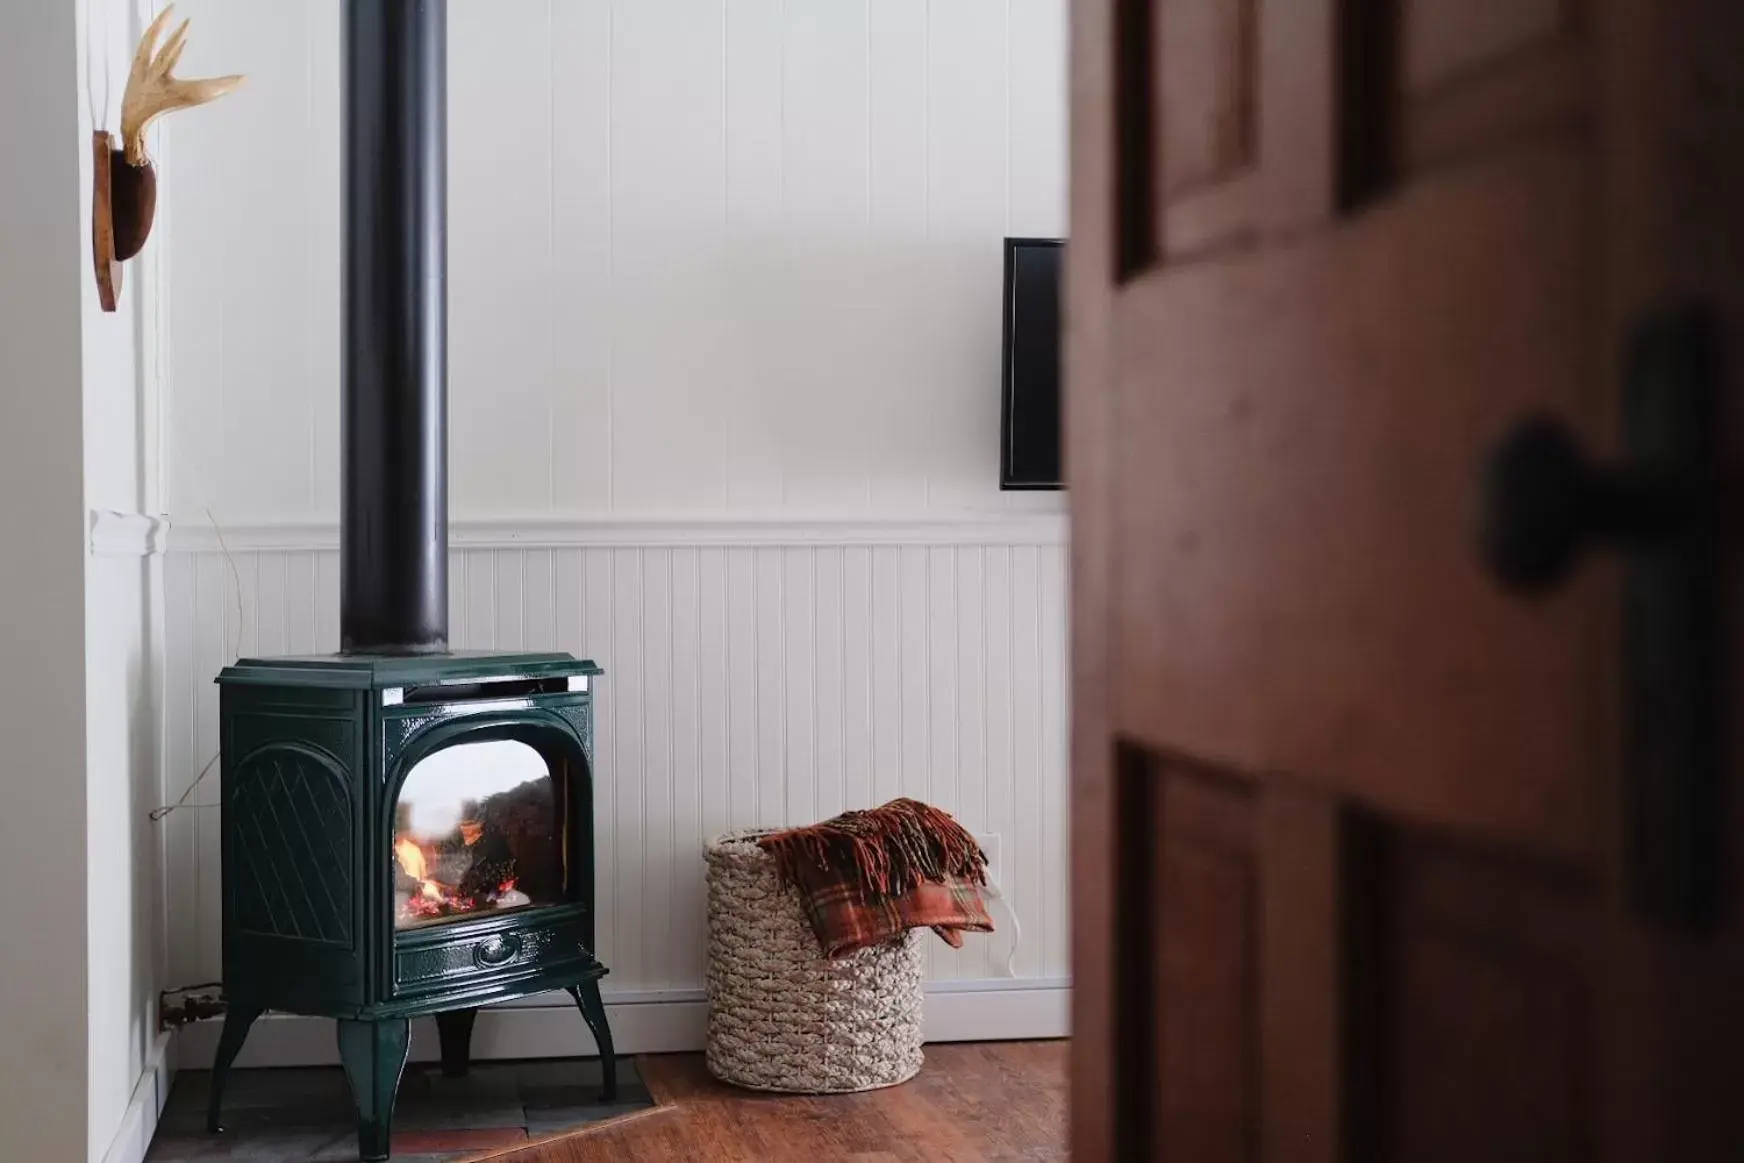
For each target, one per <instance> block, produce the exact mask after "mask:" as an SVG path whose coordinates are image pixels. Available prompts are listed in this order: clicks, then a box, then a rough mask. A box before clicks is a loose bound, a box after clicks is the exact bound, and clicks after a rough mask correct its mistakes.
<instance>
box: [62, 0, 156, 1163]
mask: <svg viewBox="0 0 1744 1163" xmlns="http://www.w3.org/2000/svg"><path fill="white" fill-rule="evenodd" d="M76 7H77V16H78V24H79V55H78V58H77V68H76V69H75V70H69V73H68V78H67V79H68V80H69V81H74V80H75V78H76V81H75V83H74V86H73V87H74V90H75V92H76V94H77V98H78V100H77V107H78V119H79V125H78V140H79V141H80V142H81V143H83V142H86V141H89V139H90V134H91V131H92V129H93V127H95V126H102V127H104V128H107V129H109V130H111V131H116V130H117V128H118V126H119V122H120V109H121V97H122V92H123V90H124V89H125V87H126V82H127V73H128V66H129V63H130V61H131V58H132V56H133V47H134V45H135V43H136V42H137V39H138V37H139V35H140V33H141V32H142V31H143V25H144V23H145V22H146V21H147V20H149V19H150V16H151V14H152V12H153V10H154V8H155V5H150V4H135V3H134V0H78V3H77V6H76ZM78 156H79V159H80V164H79V187H78V188H79V192H80V193H79V197H78V203H79V210H80V213H81V215H83V214H87V213H88V212H89V201H88V198H89V194H88V190H89V187H90V181H91V158H90V151H89V149H88V148H87V149H81V150H80V151H79V154H78ZM80 241H83V240H82V239H81V240H80ZM153 245H154V246H155V240H154V243H153ZM76 257H77V260H78V261H79V263H80V265H79V267H78V268H77V272H78V274H79V276H80V277H79V285H80V288H81V290H80V299H79V311H80V321H81V336H82V352H83V382H84V441H83V442H84V452H85V454H84V466H85V472H84V489H85V503H86V506H87V507H88V508H89V509H91V510H94V511H96V512H99V513H105V514H111V513H125V514H131V515H134V519H133V520H132V521H131V522H130V523H129V524H130V527H131V528H132V529H133V530H134V531H135V535H134V536H132V537H125V538H121V539H119V543H116V544H110V545H107V546H106V547H105V549H104V551H103V552H99V553H94V554H92V555H91V556H89V557H88V558H87V561H86V571H85V670H86V684H85V692H86V714H85V729H86V733H85V746H86V795H87V821H86V840H87V845H86V849H85V851H86V860H87V876H88V878H89V885H90V895H89V903H88V912H87V917H86V925H87V933H88V947H89V963H90V970H89V983H88V995H89V996H88V1002H87V1011H86V1014H87V1017H86V1026H87V1039H88V1056H89V1061H88V1072H87V1073H88V1080H89V1081H88V1091H87V1104H88V1109H87V1124H88V1140H87V1143H88V1145H87V1154H88V1155H89V1157H90V1159H91V1160H92V1161H93V1163H96V1161H97V1160H103V1159H105V1157H106V1156H107V1157H109V1158H111V1159H114V1160H121V1159H124V1158H127V1157H128V1156H127V1154H126V1153H127V1152H128V1151H130V1150H133V1149H135V1148H136V1147H137V1146H138V1145H139V1143H140V1136H141V1132H142V1130H145V1129H146V1128H144V1127H143V1126H142V1121H146V1122H148V1121H150V1120H153V1119H155V1116H156V1113H157V1111H156V1104H155V1098H156V1096H155V1092H154V1088H155V1086H156V1078H155V1073H154V1071H153V1067H154V1065H155V1064H154V1053H155V1051H156V1049H157V1046H156V1043H157V1023H156V1019H157V1006H156V1002H157V989H158V982H159V980H160V969H161V962H162V957H163V950H162V934H163V911H162V902H161V896H160V892H161V887H162V883H163V873H162V865H163V862H162V859H161V835H160V833H161V829H160V827H159V826H158V825H155V824H153V823H152V822H151V821H150V820H149V818H148V813H149V812H150V811H151V809H152V808H153V807H155V806H157V804H158V803H160V802H161V792H160V788H161V784H162V773H161V769H160V763H159V755H158V742H157V735H158V723H159V719H160V718H161V707H160V706H159V704H158V698H157V691H158V685H159V674H158V672H159V670H160V669H161V666H162V625H161V621H162V565H161V562H160V561H158V560H156V559H154V558H152V557H149V556H147V554H146V553H145V550H146V548H147V545H146V543H145V540H144V538H143V537H142V536H139V535H138V531H139V530H140V529H141V528H142V527H143V526H144V523H143V522H141V521H140V520H139V519H138V515H141V514H146V513H151V512H153V511H155V510H156V509H158V508H159V507H161V498H160V495H159V494H160V491H161V490H159V489H158V487H157V485H156V480H155V470H156V458H155V455H154V451H155V447H154V446H155V439H154V437H155V428H154V420H155V407H154V401H153V400H152V399H150V398H149V391H150V389H151V388H152V387H153V386H154V385H152V384H150V383H149V382H148V380H147V378H146V377H145V375H144V374H143V360H144V358H145V355H146V351H147V348H146V346H145V344H144V343H143V342H142V332H143V326H142V325H143V321H144V320H145V318H146V317H147V315H148V312H149V308H150V304H151V302H152V285H151V284H152V283H153V281H154V258H155V254H154V253H153V254H150V255H148V256H147V257H142V258H141V259H137V260H135V261H133V262H130V263H128V264H127V267H126V270H125V273H124V276H123V277H124V286H123V289H122V295H121V307H120V310H119V311H117V312H115V313H112V314H105V313H104V312H103V311H102V309H101V306H100V305H99V303H98V300H97V291H96V284H95V282H94V281H93V279H92V278H91V277H90V275H89V273H88V272H89V259H88V257H87V252H86V251H85V250H84V249H83V248H82V247H81V249H80V250H79V252H77V255H76ZM136 1098H137V1099H138V1100H139V1101H138V1103H137V1104H136V1105H135V1106H134V1109H131V1110H130V1104H133V1103H134V1100H135V1099H136Z"/></svg>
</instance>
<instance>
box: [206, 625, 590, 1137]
mask: <svg viewBox="0 0 1744 1163" xmlns="http://www.w3.org/2000/svg"><path fill="white" fill-rule="evenodd" d="M599 674H600V670H599V668H598V667H597V666H595V665H593V664H592V663H591V662H580V661H577V660H576V659H574V658H571V657H570V656H568V655H566V654H463V653H456V654H443V655H400V656H392V655H368V654H342V655H336V656H329V657H315V658H267V659H244V660H242V661H240V662H238V663H237V664H236V665H234V666H232V667H229V668H227V669H226V670H225V671H224V673H223V674H222V675H221V676H220V677H219V680H218V681H219V683H220V684H221V687H222V693H221V712H220V725H221V731H222V745H223V753H224V760H223V816H224V828H223V859H224V894H223V900H224V992H225V998H226V1000H227V1001H228V1003H229V1013H228V1014H227V1016H226V1019H225V1023H224V1032H223V1035H222V1037H221V1038H220V1040H219V1046H218V1055H217V1059H216V1061H215V1062H214V1063H213V1072H214V1074H213V1080H212V1092H211V1108H210V1122H211V1125H212V1127H213V1129H216V1128H217V1125H218V1121H219V1108H220V1104H221V1102H222V1097H223V1087H224V1078H225V1074H226V1073H227V1072H228V1070H229V1068H230V1064H231V1062H233V1061H234V1060H235V1057H236V1054H237V1052H238V1051H239V1050H241V1048H242V1043H243V1039H244V1038H245V1037H246V1036H247V1034H248V1028H249V1026H250V1024H251V1023H252V1022H253V1021H254V1019H255V1018H256V1017H258V1016H259V1015H260V1013H261V1012H262V1011H264V1010H267V1009H278V1010H287V1011H290V1012H293V1013H301V1014H315V1015H321V1016H327V1017H333V1018H337V1019H339V1048H340V1055H341V1058H342V1060H343V1062H344V1065H345V1070H346V1073H347V1075H348V1076H349V1078H350V1080H351V1085H352V1090H353V1094H354V1096H355V1097H356V1099H357V1105H358V1120H359V1121H358V1135H359V1148H360V1151H361V1153H362V1155H363V1157H364V1158H366V1159H378V1158H386V1157H387V1152H388V1131H389V1121H390V1119H391V1117H392V1113H393V1099H394V1092H395V1089H396V1088H397V1086H398V1083H399V1078H400V1071H401V1070H402V1068H403V1067H404V1065H405V1061H406V1053H407V1046H408V1042H407V1026H406V1020H407V1019H408V1018H411V1017H415V1016H419V1015H422V1014H434V1015H436V1018H437V1025H438V1029H439V1033H440V1034H441V1038H442V1056H443V1065H444V1068H445V1069H446V1070H448V1071H449V1072H450V1073H457V1072H462V1071H464V1069H465V1063H466V1056H467V1048H466V1043H467V1039H468V1036H469V1034H470V1032H471V1026H472V1018H473V1015H474V1012H475V1011H476V1009H477V1007H479V1006H480V1005H483V1004H485V1003H488V1002H493V1001H500V1000H504V999H509V998H516V997H524V996H526V995H528V994H533V993H539V992H542V991H546V990H554V989H566V990H569V991H570V992H571V994H573V995H574V996H575V998H576V1001H577V1002H578V1003H579V1004H580V1007H581V1012H582V1016H583V1017H584V1018H585V1019H586V1021H587V1024H588V1026H589V1028H590V1029H591V1030H592V1031H593V1034H594V1038H595V1040H596V1041H597V1042H598V1044H599V1050H600V1054H601V1057H602V1059H603V1064H604V1073H605V1086H606V1092H607V1097H608V1098H609V1097H611V1093H612V1091H613V1089H614V1078H615V1072H614V1069H613V1058H612V1037H611V1031H610V1029H609V1028H608V1026H607V1025H606V1017H605V1010H604V1008H603V1006H602V1005H601V1003H600V994H599V979H600V978H601V977H603V976H604V975H605V972H606V970H605V967H604V966H602V965H601V964H600V963H599V961H598V960H597V959H596V958H595V957H594V955H593V948H594V930H593V920H594V917H593V794H592V777H591V772H592V762H591V758H592V750H593V746H592V740H593V703H592V699H593V691H592V689H591V688H592V684H593V683H594V681H595V680H596V679H597V677H598V676H599Z"/></svg>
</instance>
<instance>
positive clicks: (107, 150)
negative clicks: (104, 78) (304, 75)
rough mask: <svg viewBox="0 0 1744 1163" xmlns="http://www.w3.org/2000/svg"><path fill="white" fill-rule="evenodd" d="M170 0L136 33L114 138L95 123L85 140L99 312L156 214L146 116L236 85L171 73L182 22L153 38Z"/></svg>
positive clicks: (165, 20) (184, 41)
mask: <svg viewBox="0 0 1744 1163" xmlns="http://www.w3.org/2000/svg"><path fill="white" fill-rule="evenodd" d="M173 12H175V5H173V4H171V5H166V6H165V8H164V10H163V11H162V12H160V13H158V16H157V19H156V20H153V21H152V22H151V27H150V28H147V29H146V30H145V35H144V36H143V37H141V38H140V41H139V50H138V51H137V52H135V53H134V54H133V68H132V69H131V70H130V71H129V72H128V75H127V89H126V91H125V92H124V93H123V94H122V97H121V140H122V144H123V145H124V146H125V148H124V149H116V148H115V142H114V140H113V139H112V138H111V137H110V136H109V134H108V132H107V131H105V130H102V129H99V130H97V131H96V133H95V135H94V137H93V141H92V143H91V144H92V151H93V157H92V174H93V178H94V185H93V189H92V196H91V260H92V264H93V266H94V268H95V270H96V274H97V297H98V300H99V301H100V302H101V304H102V306H103V310H105V311H113V310H115V304H116V301H117V299H118V298H119V297H120V295H121V264H122V263H123V262H125V261H126V260H127V259H130V258H132V257H133V256H134V255H136V254H138V253H139V251H140V248H141V247H143V246H144V245H145V239H146V236H147V235H148V234H150V233H151V224H152V220H153V218H155V217H156V214H157V172H156V171H155V170H154V169H153V168H152V165H151V159H150V158H149V157H147V156H146V153H145V131H146V128H147V127H148V126H150V125H151V123H152V122H153V121H156V120H157V119H158V118H159V117H162V116H163V115H164V114H165V113H174V112H175V111H176V110H177V109H191V108H193V107H194V106H195V105H204V104H205V103H206V102H208V101H215V100H217V99H218V98H219V97H222V96H224V94H226V93H228V92H230V90H232V89H234V88H236V86H238V85H240V84H242V78H241V77H239V76H230V77H210V78H207V79H205V80H189V81H184V80H182V79H181V78H180V77H177V76H176V75H175V69H176V65H177V64H178V63H179V62H180V61H181V59H182V50H183V49H184V48H186V47H187V45H188V21H186V20H184V21H182V24H181V27H180V28H178V29H176V30H175V32H174V33H172V34H171V35H170V38H169V40H167V41H165V42H164V45H163V48H162V50H161V51H160V50H159V48H158V43H157V42H158V37H160V36H162V35H163V30H164V29H165V27H167V26H168V25H169V22H170V15H171V14H172V13H173Z"/></svg>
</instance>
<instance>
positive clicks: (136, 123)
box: [121, 4, 242, 166]
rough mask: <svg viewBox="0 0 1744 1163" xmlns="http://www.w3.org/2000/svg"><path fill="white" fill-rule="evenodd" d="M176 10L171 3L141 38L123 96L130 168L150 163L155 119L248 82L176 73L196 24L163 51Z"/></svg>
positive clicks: (124, 135) (178, 31)
mask: <svg viewBox="0 0 1744 1163" xmlns="http://www.w3.org/2000/svg"><path fill="white" fill-rule="evenodd" d="M175 10H176V6H175V5H174V4H171V5H169V6H167V7H165V8H164V10H163V11H162V12H160V13H158V16H157V19H156V20H154V21H152V22H151V27H150V28H148V29H146V30H145V36H143V37H142V38H140V41H139V51H138V52H136V53H134V54H133V69H132V71H131V72H129V73H128V75H127V91H126V92H125V94H123V96H122V98H121V140H122V142H123V144H124V145H125V146H126V147H127V164H128V165H130V166H142V165H145V164H146V162H147V161H148V160H149V159H148V158H147V157H146V156H145V130H146V127H147V126H149V125H150V124H151V123H152V122H153V121H156V120H157V119H158V118H159V117H162V116H163V115H164V114H165V113H173V112H175V111H176V110H177V109H191V108H193V107H194V106H195V105H204V104H205V103H206V102H208V101H216V100H217V99H218V98H220V97H222V96H224V94H226V93H228V92H230V91H231V90H232V89H234V88H236V86H238V85H240V84H242V78H241V77H240V76H236V75H232V76H228V77H211V78H208V79H206V80H199V81H184V80H181V79H180V78H178V77H175V76H173V75H172V74H173V73H174V71H175V67H176V64H177V63H178V62H179V61H181V59H182V50H183V49H184V48H186V47H187V45H188V25H189V23H190V22H189V21H186V20H184V21H182V25H181V27H180V28H178V29H176V31H175V32H174V33H173V34H172V35H171V36H170V38H169V40H167V41H165V42H164V46H163V51H162V52H159V51H158V48H157V38H158V37H159V36H160V35H161V34H162V33H163V30H164V27H165V26H166V25H167V24H169V20H170V15H171V13H173V12H175Z"/></svg>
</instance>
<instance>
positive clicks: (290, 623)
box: [160, 544, 1068, 991]
mask: <svg viewBox="0 0 1744 1163" xmlns="http://www.w3.org/2000/svg"><path fill="white" fill-rule="evenodd" d="M451 563H452V570H451V589H452V592H451V594H450V608H451V613H452V628H453V632H454V639H455V645H456V646H457V647H465V648H498V649H509V648H520V647H525V648H528V649H548V648H561V649H565V650H570V651H573V652H574V653H576V654H580V655H584V656H590V657H592V658H594V659H596V660H598V661H599V662H600V663H601V664H602V665H603V666H604V667H605V668H606V670H607V675H606V679H605V681H604V683H602V684H601V686H600V688H599V702H598V734H597V740H596V746H597V757H598V770H597V772H596V780H597V785H596V788H595V832H596V842H597V846H598V863H599V894H600V896H599V908H600V917H599V939H600V944H601V949H600V953H601V956H602V957H603V958H604V959H605V961H606V963H607V964H608V965H610V966H611V967H612V970H613V974H612V978H611V984H612V986H613V987H614V988H615V989H617V990H634V991H640V990H669V989H678V990H684V989H696V988H700V987H701V985H702V984H703V975H704V901H703V884H702V871H703V865H702V859H701V851H702V845H703V843H704V842H705V840H706V839H707V838H708V837H709V836H712V835H715V834H717V833H720V832H723V831H726V830H728V829H732V828H745V827H752V826H765V825H780V824H797V823H808V822H811V821H813V820H816V819H819V818H822V817H824V816H828V815H831V814H834V813H835V812H838V811H841V810H843V809H844V808H849V807H864V806H869V805H871V804H875V803H880V802H882V801H884V800H887V799H889V798H891V797H893V796H896V795H913V796H918V797H922V798H925V799H928V800H930V801H932V802H934V803H937V804H939V805H940V806H942V807H944V808H946V809H948V810H950V811H952V812H954V813H956V814H957V815H958V817H959V818H960V819H961V820H962V821H963V822H964V823H965V824H966V825H967V826H968V827H970V828H971V829H973V830H974V831H976V832H979V833H997V834H998V835H999V836H1000V838H1001V853H1000V875H1001V877H1002V879H1003V882H1004V883H1003V888H1004V891H1005V894H1006V896H1007V898H1008V899H1009V901H1010V902H1011V904H1012V906H1013V907H1014V908H1015V909H1016V910H1017V913H1018V915H1019V916H1020V917H1021V919H1022V922H1023V941H1022V944H1021V945H1020V946H1019V948H1018V950H1017V956H1016V959H1015V966H1014V969H1015V973H1016V975H1017V976H1018V977H1027V978H1061V977H1064V976H1066V974H1067V972H1068V968H1067V962H1068V945H1067V930H1066V914H1065V899H1066V898H1065V874H1066V871H1065V870H1066V866H1065V829H1064V804H1065V779H1066V720H1065V713H1066V706H1065V669H1064V668H1065V665H1066V655H1065V648H1066V637H1065V633H1066V622H1065V601H1066V593H1065V555H1064V550H1063V548H1062V547H1061V546H1058V545H1045V544H1044V545H1039V546H1038V545H1034V544H1021V545H1000V544H963V545H938V544H929V545H917V544H909V545H847V546H838V545H818V544H807V545H739V544H735V545H702V546H694V545H688V546H677V547H665V546H653V545H649V546H636V545H628V546H622V545H620V546H610V547H591V546H590V547H585V548H581V547H576V546H573V545H545V546H522V545H516V546H514V547H512V548H494V549H492V548H470V547H469V548H457V549H455V550H454V551H453V552H452V555H451ZM165 585H166V606H167V616H166V623H167V634H168V641H167V643H166V647H167V685H168V689H167V691H166V698H165V703H166V708H165V714H166V719H167V721H166V723H165V748H166V759H167V763H166V772H165V787H164V796H165V801H164V802H166V803H170V802H174V801H175V800H176V799H177V798H178V797H179V796H181V795H182V793H183V792H184V791H186V790H187V789H188V788H189V786H190V784H192V783H193V781H194V780H195V779H196V778H197V777H198V776H199V774H200V772H201V770H202V768H204V767H205V765H206V764H207V763H208V762H210V761H211V760H213V759H214V758H215V757H216V755H217V749H218V733H217V732H218V715H217V710H218V694H217V688H216V687H215V686H214V685H213V683H212V678H213V676H214V675H216V674H217V672H218V670H219V669H220V668H221V667H223V666H224V665H225V664H226V663H227V662H229V661H230V660H231V659H232V658H234V657H236V656H238V655H239V654H252V653H266V654H277V653H308V652H316V651H330V650H333V649H335V648H336V647H337V646H338V637H339V624H338V557H337V554H335V553H334V552H333V551H332V550H330V549H326V548H320V549H244V548H233V551H232V552H231V553H230V554H229V555H225V554H223V553H222V552H214V551H208V550H206V549H177V550H173V551H172V552H171V554H170V555H169V558H168V561H167V564H166V569H165ZM217 798H218V780H217V777H216V769H215V768H214V769H213V770H212V771H211V772H208V774H207V776H206V778H205V779H204V780H203V781H202V782H200V784H199V785H198V786H197V787H194V788H193V790H192V791H191V792H189V793H188V795H187V799H186V804H187V805H188V806H187V807H186V808H185V809H183V810H180V811H177V812H174V813H171V814H170V815H169V816H168V817H166V818H165V819H164V820H163V822H162V824H161V825H160V826H161V827H163V828H164V829H165V832H166V850H167V854H168V875H169V878H170V884H169V888H168V900H169V902H170V906H169V907H170V917H169V957H170V965H169V976H170V980H172V981H176V982H184V981H204V980H213V979H216V978H217V977H218V976H219V972H220V963H219V890H220V879H219V878H220V868H219V853H218V827H217V824H218V817H217V813H216V811H215V809H214V808H213V807H212V806H211V805H213V804H215V803H216V801H217ZM1002 919H1003V918H1002V916H1001V915H1000V914H998V913H997V912H996V920H1002ZM1001 930H1002V931H1001V932H999V933H997V934H995V935H994V936H992V937H989V938H971V939H970V940H969V941H968V943H967V946H966V947H965V948H964V949H963V950H961V951H958V952H952V951H950V950H948V949H946V948H945V947H944V946H943V945H942V943H940V942H938V941H932V940H929V941H928V942H927V945H928V948H929V952H928V959H929V960H928V968H929V972H930V973H931V975H932V977H934V978H935V979H987V978H996V977H1000V976H1002V975H1003V973H1004V970H1005V964H1006V956H1007V953H1008V951H1009V950H1010V942H1011V937H1012V935H1011V933H1010V932H1009V926H1006V925H1004V924H1001Z"/></svg>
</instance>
